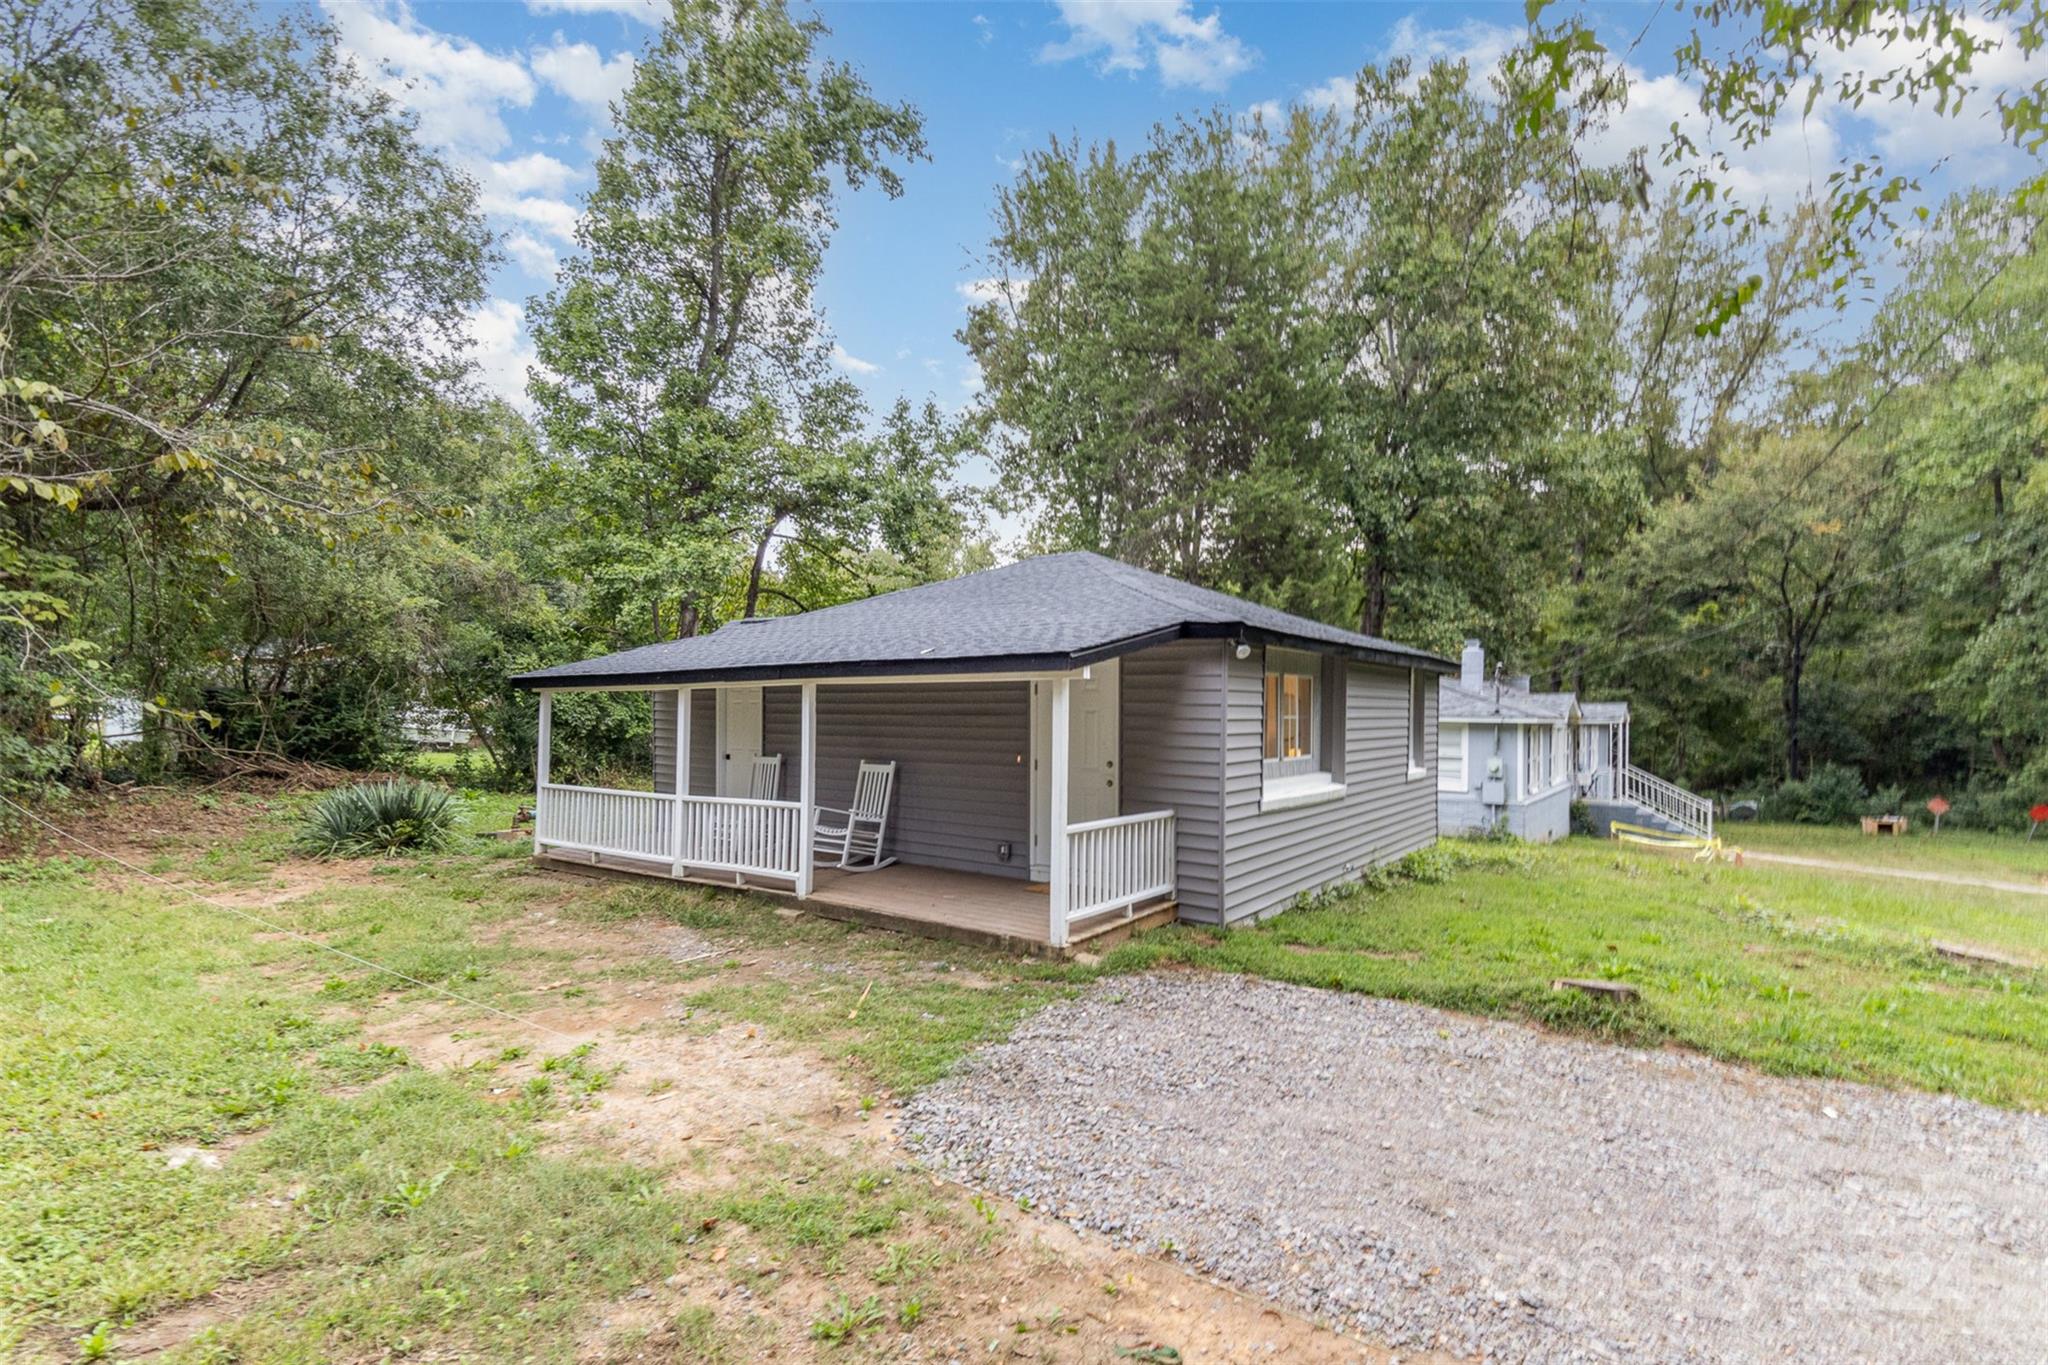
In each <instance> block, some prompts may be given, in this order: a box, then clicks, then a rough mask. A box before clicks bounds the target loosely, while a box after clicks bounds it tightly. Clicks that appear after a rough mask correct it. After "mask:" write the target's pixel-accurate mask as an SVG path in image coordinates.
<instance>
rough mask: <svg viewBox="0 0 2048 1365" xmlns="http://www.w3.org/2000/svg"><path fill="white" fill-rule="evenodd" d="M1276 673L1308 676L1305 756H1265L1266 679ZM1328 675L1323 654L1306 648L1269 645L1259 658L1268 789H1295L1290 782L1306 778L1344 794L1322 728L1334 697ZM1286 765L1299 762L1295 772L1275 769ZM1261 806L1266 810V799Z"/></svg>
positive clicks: (1263, 770)
mask: <svg viewBox="0 0 2048 1365" xmlns="http://www.w3.org/2000/svg"><path fill="white" fill-rule="evenodd" d="M1275 673H1280V674H1290V673H1291V674H1295V675H1297V676H1301V677H1306V678H1308V679H1309V716H1308V753H1307V754H1306V755H1304V756H1302V757H1298V758H1267V757H1266V739H1265V736H1266V719H1267V718H1266V715H1265V705H1266V679H1267V678H1269V677H1271V676H1273V675H1274V674H1275ZM1327 676H1328V675H1327V673H1326V672H1325V670H1324V668H1323V656H1322V655H1320V654H1313V653H1310V652H1309V651H1307V650H1301V649H1283V648H1280V647H1278V646H1272V645H1269V646H1267V648H1266V650H1265V653H1264V656H1263V657H1262V658H1261V659H1260V661H1259V712H1260V714H1259V775H1260V777H1261V779H1262V780H1263V781H1264V783H1265V786H1266V788H1267V790H1269V791H1270V790H1271V789H1273V788H1274V787H1276V786H1277V787H1281V788H1284V789H1287V790H1292V788H1289V787H1288V786H1287V784H1289V783H1299V782H1302V781H1303V780H1304V779H1306V780H1308V781H1310V782H1314V783H1319V784H1321V786H1324V787H1335V788H1336V791H1337V794H1338V795H1339V796H1341V795H1343V792H1344V789H1343V787H1342V786H1341V785H1340V784H1338V782H1337V780H1336V777H1335V775H1334V773H1333V771H1332V769H1331V766H1330V755H1329V754H1328V753H1327V752H1325V749H1326V747H1327V745H1326V737H1325V735H1324V734H1323V731H1324V729H1325V718H1326V717H1327V716H1328V714H1329V711H1328V707H1329V705H1330V702H1331V698H1330V697H1328V696H1327V695H1326V693H1328V691H1329V688H1328V687H1327V686H1326V685H1325V682H1326V679H1327ZM1287 764H1293V765H1297V766H1296V770H1295V771H1293V772H1282V771H1276V769H1278V768H1280V767H1282V766H1283V765H1287ZM1276 799H1286V800H1288V804H1291V805H1301V804H1304V803H1302V802H1300V801H1295V800H1292V799H1291V798H1286V797H1281V798H1276ZM1319 799H1323V800H1330V799H1333V798H1330V797H1327V796H1325V797H1322V798H1319ZM1260 809H1261V810H1264V809H1267V807H1266V806H1265V804H1264V801H1263V799H1262V801H1261V804H1260Z"/></svg>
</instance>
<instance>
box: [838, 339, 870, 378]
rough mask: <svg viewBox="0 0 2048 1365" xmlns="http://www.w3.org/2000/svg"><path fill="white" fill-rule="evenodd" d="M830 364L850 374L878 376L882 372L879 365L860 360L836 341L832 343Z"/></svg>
mask: <svg viewBox="0 0 2048 1365" xmlns="http://www.w3.org/2000/svg"><path fill="white" fill-rule="evenodd" d="M832 363H833V364H834V365H837V366H838V367H839V368H840V369H842V370H846V371H848V372H849V373H852V374H880V373H881V372H882V367H881V366H880V365H877V364H876V363H875V362H874V361H872V360H862V359H861V358H860V357H859V356H857V355H855V354H853V353H852V352H851V351H849V350H847V349H846V348H845V347H844V346H841V345H840V344H839V343H838V342H836V341H835V342H833V343H832Z"/></svg>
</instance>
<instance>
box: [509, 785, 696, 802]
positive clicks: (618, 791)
mask: <svg viewBox="0 0 2048 1365" xmlns="http://www.w3.org/2000/svg"><path fill="white" fill-rule="evenodd" d="M541 789H542V790H543V791H551V792H594V793H596V794H597V795H599V796H658V797H660V798H661V799H662V800H664V801H666V800H667V799H668V797H669V794H668V793H667V792H657V791H635V790H633V789H632V788H630V787H578V786H576V785H574V784H573V783H569V782H548V783H545V784H543V786H542V788H541Z"/></svg>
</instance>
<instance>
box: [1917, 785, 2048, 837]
mask: <svg viewBox="0 0 2048 1365" xmlns="http://www.w3.org/2000/svg"><path fill="white" fill-rule="evenodd" d="M2027 776H2028V775H2027V774H2022V775H2021V776H2020V777H2018V778H2016V779H2014V780H2013V781H2012V782H2010V783H2007V784H2004V785H2001V784H2000V783H1999V782H1998V781H1997V780H1996V779H1994V778H1992V777H1989V776H1987V775H1985V774H1983V773H1978V774H1977V775H1976V776H1974V777H1972V778H1971V779H1970V782H1969V785H1968V786H1966V787H1964V788H1963V790H1962V791H1960V792H1956V793H1953V794H1951V795H1950V796H1949V813H1948V814H1947V815H1946V816H1944V817H1943V818H1942V822H1941V823H1942V825H1943V826H1944V827H1955V828H1958V829H1984V830H2010V831H2013V832H2019V831H2022V830H2024V829H2026V827H2027V824H2028V820H2027V807H2028V806H2030V805H2032V804H2033V803H2034V801H2036V800H2048V794H2044V795H2043V796H2040V797H2029V795H2028V792H2029V791H2031V790H2034V789H2036V788H2038V787H2039V786H2040V784H2039V783H2038V781H2036V782H2033V783H2029V782H2028V781H2027Z"/></svg>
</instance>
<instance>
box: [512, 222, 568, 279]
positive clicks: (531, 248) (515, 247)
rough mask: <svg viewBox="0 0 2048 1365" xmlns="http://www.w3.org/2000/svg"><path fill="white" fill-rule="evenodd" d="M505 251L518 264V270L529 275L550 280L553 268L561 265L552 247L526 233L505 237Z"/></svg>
mask: <svg viewBox="0 0 2048 1365" xmlns="http://www.w3.org/2000/svg"><path fill="white" fill-rule="evenodd" d="M505 250H507V251H509V252H511V253H512V259H513V260H515V261H517V262H518V263H519V268H520V269H522V270H524V271H526V272H527V273H528V274H530V275H539V276H542V277H544V278H552V277H553V276H554V273H555V268H556V267H557V266H559V265H560V264H561V263H562V262H561V258H560V257H559V256H557V255H556V254H555V249H554V248H553V247H551V246H549V245H548V244H547V243H546V242H543V241H542V240H541V239H540V238H538V237H536V236H534V235H533V234H532V233H530V232H526V231H519V232H514V233H513V234H512V235H511V236H510V237H507V238H506V239H505Z"/></svg>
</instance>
